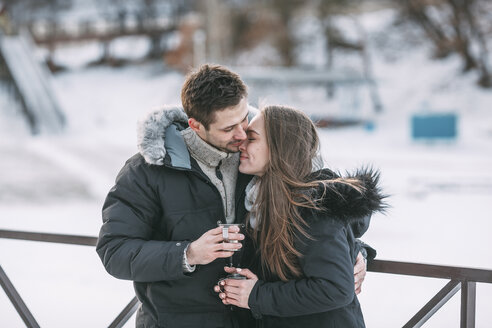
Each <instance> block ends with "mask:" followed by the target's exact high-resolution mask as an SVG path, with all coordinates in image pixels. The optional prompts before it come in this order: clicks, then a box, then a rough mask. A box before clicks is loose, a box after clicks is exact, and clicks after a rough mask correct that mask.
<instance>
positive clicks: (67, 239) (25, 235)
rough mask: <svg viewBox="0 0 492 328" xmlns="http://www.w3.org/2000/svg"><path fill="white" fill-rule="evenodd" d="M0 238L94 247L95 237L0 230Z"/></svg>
mask: <svg viewBox="0 0 492 328" xmlns="http://www.w3.org/2000/svg"><path fill="white" fill-rule="evenodd" d="M0 238H7V239H18V240H29V241H42V242H48V243H57V244H71V245H82V246H96V243H97V237H91V236H77V235H65V234H56V233H43V232H28V231H15V230H2V229H0Z"/></svg>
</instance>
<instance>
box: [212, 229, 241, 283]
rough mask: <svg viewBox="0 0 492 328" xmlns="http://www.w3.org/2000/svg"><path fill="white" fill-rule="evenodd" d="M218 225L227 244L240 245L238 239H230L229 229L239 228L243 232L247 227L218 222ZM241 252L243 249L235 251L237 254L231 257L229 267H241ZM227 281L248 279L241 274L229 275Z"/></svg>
mask: <svg viewBox="0 0 492 328" xmlns="http://www.w3.org/2000/svg"><path fill="white" fill-rule="evenodd" d="M217 225H218V226H219V227H222V237H223V238H224V242H226V243H239V240H237V239H231V240H230V239H228V237H229V228H230V227H238V228H239V232H238V233H241V232H243V229H244V227H245V225H244V224H243V223H222V222H220V221H218V222H217ZM241 251H242V248H239V249H235V250H234V252H237V253H236V254H233V255H232V256H231V257H229V267H236V268H237V267H239V264H240V263H239V262H240V258H241ZM225 279H246V277H245V276H243V275H241V274H239V273H230V274H228V275H227V276H226V277H225Z"/></svg>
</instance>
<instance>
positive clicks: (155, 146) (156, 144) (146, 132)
mask: <svg viewBox="0 0 492 328" xmlns="http://www.w3.org/2000/svg"><path fill="white" fill-rule="evenodd" d="M173 123H181V124H182V125H183V127H184V126H187V125H188V116H186V114H185V112H184V111H183V108H181V107H178V106H166V107H163V108H161V109H159V110H156V111H154V112H151V113H149V114H148V115H147V116H146V117H145V118H144V119H143V120H141V121H140V122H139V123H138V128H137V147H138V151H139V153H140V154H141V155H142V156H143V158H144V159H145V161H146V162H147V163H149V164H153V165H164V158H165V157H166V147H165V137H166V129H167V128H168V127H169V126H170V125H171V124H173Z"/></svg>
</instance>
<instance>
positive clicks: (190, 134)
mask: <svg viewBox="0 0 492 328" xmlns="http://www.w3.org/2000/svg"><path fill="white" fill-rule="evenodd" d="M181 135H182V136H183V138H184V141H185V143H186V146H187V147H188V150H189V151H190V154H191V156H192V157H193V158H194V159H196V160H197V161H200V162H202V163H204V164H206V165H208V166H210V167H217V166H218V165H219V162H220V161H222V160H224V159H228V158H231V157H233V156H234V153H226V152H223V151H221V150H218V149H217V148H215V147H213V146H211V145H209V144H208V143H206V142H205V141H204V140H203V139H202V138H200V137H199V136H198V134H196V132H195V131H193V130H192V129H191V128H187V129H185V130H183V131H181Z"/></svg>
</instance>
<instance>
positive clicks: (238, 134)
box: [234, 125, 246, 140]
mask: <svg viewBox="0 0 492 328" xmlns="http://www.w3.org/2000/svg"><path fill="white" fill-rule="evenodd" d="M234 139H236V140H246V131H244V129H243V127H242V126H241V125H239V126H238V127H237V130H236V133H235V134H234Z"/></svg>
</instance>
